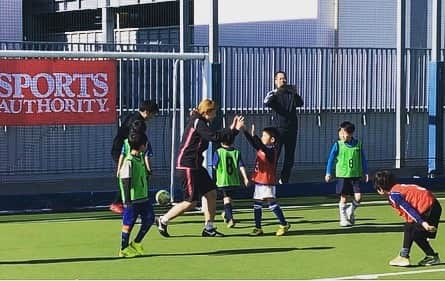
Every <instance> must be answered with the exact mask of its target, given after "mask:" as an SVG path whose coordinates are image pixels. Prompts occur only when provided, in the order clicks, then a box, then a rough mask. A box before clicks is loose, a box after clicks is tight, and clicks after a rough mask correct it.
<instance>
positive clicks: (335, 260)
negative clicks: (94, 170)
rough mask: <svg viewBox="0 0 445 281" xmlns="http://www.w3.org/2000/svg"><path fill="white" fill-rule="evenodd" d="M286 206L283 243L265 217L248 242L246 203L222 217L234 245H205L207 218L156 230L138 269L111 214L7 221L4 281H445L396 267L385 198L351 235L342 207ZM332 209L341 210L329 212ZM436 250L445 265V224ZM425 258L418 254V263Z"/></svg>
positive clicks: (428, 271)
mask: <svg viewBox="0 0 445 281" xmlns="http://www.w3.org/2000/svg"><path fill="white" fill-rule="evenodd" d="M436 195H438V197H440V198H442V197H444V195H445V193H436ZM375 200H380V201H381V202H374V201H375ZM280 201H281V203H282V205H283V206H284V207H285V209H284V213H285V215H286V217H287V219H288V221H289V222H290V223H291V225H292V227H291V229H290V231H289V233H288V235H287V236H283V237H276V236H275V231H276V229H277V227H278V224H277V222H276V219H275V217H274V216H273V215H272V213H271V212H270V211H269V210H268V209H267V208H264V209H263V224H264V225H263V229H264V231H265V235H264V236H260V237H249V236H248V233H249V232H250V231H251V229H252V228H253V214H252V212H251V211H250V206H249V205H250V202H248V201H239V202H236V203H237V204H238V205H237V206H238V207H241V208H244V207H246V208H247V207H249V209H246V210H245V211H242V210H241V211H239V212H236V213H235V217H236V219H238V220H239V223H238V224H237V225H236V227H235V228H233V229H227V228H226V226H225V225H224V224H223V223H222V219H221V217H220V216H219V215H218V216H217V226H218V229H219V230H220V231H222V232H224V233H225V234H226V237H221V238H219V237H201V236H200V234H201V230H202V226H203V223H202V220H203V216H202V214H199V213H195V214H187V215H183V216H181V217H179V218H177V219H176V220H174V221H172V223H171V224H170V225H169V232H170V234H171V235H172V237H170V238H164V237H162V236H160V235H159V233H158V231H157V229H156V227H155V226H154V227H152V229H150V231H149V233H148V234H147V236H146V237H145V240H144V242H143V244H144V247H145V251H146V255H145V256H142V257H138V258H133V259H122V258H118V257H117V253H118V249H119V245H120V224H121V220H120V217H119V216H118V215H114V214H111V213H110V212H108V211H101V212H81V213H58V214H55V213H53V214H28V215H2V216H0V222H1V223H0V227H1V231H0V233H1V239H0V241H1V243H2V247H0V279H319V278H336V277H346V278H351V279H358V278H362V277H367V278H372V279H445V263H442V264H440V265H436V266H431V267H417V266H411V267H409V268H397V267H391V266H389V265H388V261H389V260H390V259H391V258H393V257H395V256H396V255H397V253H398V251H399V249H400V247H401V243H402V235H403V234H402V229H403V221H402V219H401V218H400V217H398V216H397V215H396V214H395V212H394V211H393V209H392V208H391V207H390V206H389V205H387V204H384V202H383V199H382V198H380V197H377V196H375V195H367V194H365V195H364V200H363V201H364V204H362V206H361V207H360V208H359V209H358V210H357V212H356V216H357V221H356V225H355V226H354V227H352V228H342V227H340V226H338V219H337V218H338V207H337V206H336V204H335V203H336V201H337V200H336V198H335V197H298V198H285V199H284V198H283V199H280ZM440 202H441V204H442V206H444V205H445V201H444V200H441V201H440ZM326 203H333V204H332V205H328V206H321V205H320V204H326ZM237 206H235V208H236V207H237ZM295 206H297V207H295ZM156 210H157V212H158V213H160V212H162V210H160V209H158V208H156ZM443 222H444V219H443V218H442V224H443ZM137 230H138V226H136V228H135V230H134V231H133V233H135V232H136V231H137ZM432 245H433V248H434V249H435V250H436V251H438V252H439V253H441V254H442V257H443V259H444V261H445V224H444V225H443V226H442V227H440V228H439V233H438V237H437V239H436V240H434V241H432ZM422 258H423V254H422V253H421V252H420V250H419V249H418V247H417V246H416V245H414V246H413V249H412V252H411V263H412V264H416V263H417V261H419V260H420V259H422ZM358 275H367V276H358Z"/></svg>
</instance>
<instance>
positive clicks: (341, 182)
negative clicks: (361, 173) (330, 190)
mask: <svg viewBox="0 0 445 281" xmlns="http://www.w3.org/2000/svg"><path fill="white" fill-rule="evenodd" d="M336 192H337V194H340V195H354V193H360V178H338V179H337V186H336Z"/></svg>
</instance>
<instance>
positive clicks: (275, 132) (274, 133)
mask: <svg viewBox="0 0 445 281" xmlns="http://www.w3.org/2000/svg"><path fill="white" fill-rule="evenodd" d="M263 132H266V133H268V134H269V136H271V137H273V138H274V139H275V142H277V141H278V139H279V138H280V132H278V130H277V128H275V127H266V128H264V129H263Z"/></svg>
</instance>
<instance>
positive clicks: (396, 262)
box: [389, 256, 410, 267]
mask: <svg viewBox="0 0 445 281" xmlns="http://www.w3.org/2000/svg"><path fill="white" fill-rule="evenodd" d="M389 265H392V266H403V267H405V266H409V265H410V263H409V258H405V257H401V256H397V257H395V258H394V259H392V260H391V261H390V262H389Z"/></svg>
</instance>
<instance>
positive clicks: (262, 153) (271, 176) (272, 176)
mask: <svg viewBox="0 0 445 281" xmlns="http://www.w3.org/2000/svg"><path fill="white" fill-rule="evenodd" d="M244 135H245V136H246V139H247V141H248V142H249V143H250V144H251V145H252V146H253V147H254V148H255V149H256V159H255V169H254V171H253V174H252V178H251V179H252V181H253V182H255V183H259V184H267V185H275V184H276V183H277V178H276V170H277V161H278V148H277V146H275V145H272V146H267V145H265V144H263V143H262V142H261V139H260V138H259V137H258V136H256V135H255V136H251V135H250V134H249V133H248V132H246V131H244Z"/></svg>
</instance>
